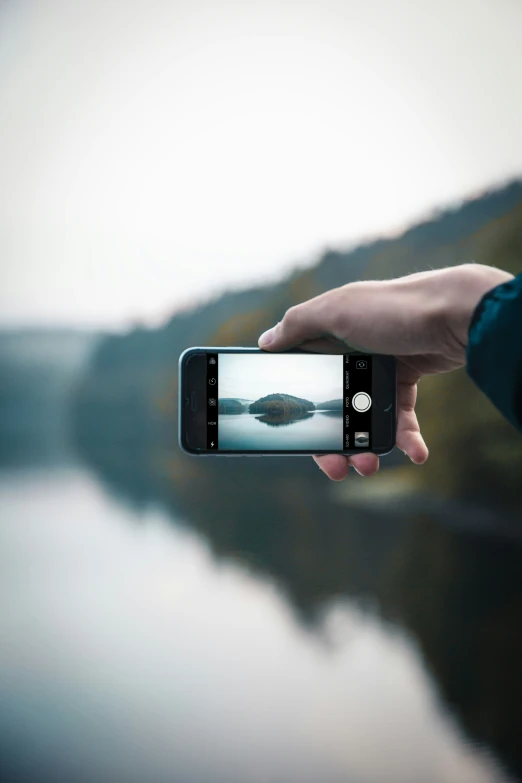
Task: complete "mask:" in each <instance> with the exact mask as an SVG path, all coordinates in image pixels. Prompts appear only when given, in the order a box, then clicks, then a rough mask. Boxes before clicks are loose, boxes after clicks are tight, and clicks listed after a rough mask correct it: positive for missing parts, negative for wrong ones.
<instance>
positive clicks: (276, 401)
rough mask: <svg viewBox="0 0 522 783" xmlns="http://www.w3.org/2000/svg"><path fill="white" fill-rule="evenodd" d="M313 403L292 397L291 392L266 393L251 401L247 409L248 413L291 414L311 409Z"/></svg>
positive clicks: (312, 408) (286, 415) (313, 406)
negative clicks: (264, 395)
mask: <svg viewBox="0 0 522 783" xmlns="http://www.w3.org/2000/svg"><path fill="white" fill-rule="evenodd" d="M314 409H315V405H314V404H313V402H310V400H305V399H303V398H302V397H294V396H293V395H292V394H267V395H266V397H260V398H259V400H256V401H255V402H253V403H252V404H251V405H250V406H249V408H248V410H249V412H250V413H268V414H270V415H271V416H285V417H288V416H292V415H294V414H297V413H306V412H307V411H313V410H314Z"/></svg>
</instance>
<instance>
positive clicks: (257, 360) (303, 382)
mask: <svg viewBox="0 0 522 783" xmlns="http://www.w3.org/2000/svg"><path fill="white" fill-rule="evenodd" d="M218 361H219V365H218V373H219V375H218V378H219V396H220V397H240V398H242V399H245V400H257V399H259V398H260V397H265V396H266V395H267V394H293V395H294V396H295V397H303V398H304V399H306V400H310V401H311V402H326V401H327V400H333V399H339V397H342V395H343V357H342V356H328V355H325V356H321V355H320V354H317V355H315V356H299V354H291V353H287V354H284V355H283V354H279V355H278V354H269V353H267V354H251V355H249V354H220V356H219V360H218Z"/></svg>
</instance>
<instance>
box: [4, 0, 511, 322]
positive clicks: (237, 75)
mask: <svg viewBox="0 0 522 783" xmlns="http://www.w3.org/2000/svg"><path fill="white" fill-rule="evenodd" d="M521 30H522V3H521V2H519V0H437V2H426V1H425V0H424V1H423V0H416V2H413V1H412V0H368V1H367V2H361V1H360V0H317V1H316V0H314V1H311V2H307V0H295V2H294V1H293V0H288V1H286V2H285V0H277V1H276V2H272V0H258V1H257V2H251V1H250V2H249V0H207V1H205V0H184V2H176V1H175V0H4V1H3V2H0V107H1V120H0V264H1V267H0V319H1V322H2V323H26V322H31V323H47V324H51V323H62V324H63V323H71V324H73V323H74V324H78V325H81V324H91V325H96V324H100V325H112V326H116V327H119V326H124V325H126V324H128V323H130V322H132V321H134V320H144V321H147V322H155V321H158V320H160V319H162V318H163V317H165V316H166V315H168V314H169V313H170V312H172V310H173V309H175V308H178V307H180V306H184V305H186V304H187V303H190V302H194V301H196V300H200V299H205V298H207V297H208V296H210V295H211V294H213V293H216V292H218V291H220V290H223V289H224V288H227V287H230V286H243V285H246V284H248V283H250V282H252V281H259V280H266V279H273V278H274V277H278V276H280V275H282V274H283V273H284V272H285V271H287V270H288V269H290V268H292V267H293V266H295V265H296V264H298V263H299V264H302V263H309V262H311V261H312V260H313V259H314V258H315V257H316V256H317V254H318V253H319V251H320V249H321V248H323V247H324V246H325V245H347V244H350V243H352V242H353V241H355V240H357V239H359V238H361V237H365V236H368V235H369V234H375V233H378V232H381V231H383V232H384V231H385V232H390V231H394V230H397V229H398V228H400V227H401V226H403V225H404V224H405V223H407V222H409V221H410V220H412V219H413V218H416V217H417V216H419V215H422V214H423V213H425V212H426V210H429V209H431V208H433V207H436V206H439V205H442V204H445V203H447V202H448V201H450V202H451V201H453V200H455V199H458V198H460V197H463V196H466V195H468V194H471V193H476V192H478V191H481V190H482V189H484V188H485V187H487V186H489V185H491V184H494V183H498V182H499V181H503V180H504V179H507V178H509V177H511V176H513V175H515V174H520V173H521V172H522V144H521V142H520V140H521V139H522V46H521V45H520V34H521Z"/></svg>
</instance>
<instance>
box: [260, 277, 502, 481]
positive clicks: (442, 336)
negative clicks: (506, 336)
mask: <svg viewBox="0 0 522 783" xmlns="http://www.w3.org/2000/svg"><path fill="white" fill-rule="evenodd" d="M511 277H512V275H510V274H508V273H507V272H503V271H502V270H500V269H495V268H494V267H489V266H483V265H480V264H463V265H461V266H456V267H450V268H448V269H440V270H435V271H432V272H419V273H417V274H413V275H408V276H407V277H401V278H397V279H396V280H383V281H374V280H371V281H362V282H357V283H349V284H348V285H345V286H342V287H340V288H334V289H333V290H331V291H327V292H326V293H324V294H321V295H320V296H317V297H315V298H314V299H310V300H309V301H308V302H304V303H303V304H300V305H296V306H295V307H291V308H290V309H289V310H288V311H287V312H286V314H285V316H284V318H283V320H282V321H281V322H280V323H278V324H277V325H276V326H274V327H273V328H272V329H269V330H268V331H267V332H265V333H264V334H262V335H261V337H260V338H259V347H260V348H263V349H264V350H267V351H284V350H287V349H288V348H293V347H295V346H300V347H302V348H305V349H306V350H309V351H318V352H321V353H344V352H346V350H347V348H350V349H355V350H360V351H366V352H368V353H384V354H391V355H393V356H395V357H396V359H397V437H396V442H397V446H398V447H399V448H400V449H401V450H402V451H403V452H404V453H405V454H407V455H408V456H409V457H410V459H411V460H412V462H415V463H416V464H422V463H423V462H425V461H426V460H427V458H428V449H427V446H426V444H425V442H424V439H423V437H422V435H421V433H420V429H419V423H418V421H417V416H416V414H415V402H416V399H417V383H418V381H419V380H420V378H421V377H422V376H423V375H430V374H435V373H441V372H448V371H449V370H455V369H458V368H459V367H462V366H464V364H465V361H466V346H467V339H468V328H469V324H470V321H471V317H472V315H473V311H474V310H475V307H476V306H477V304H478V303H479V301H480V299H481V298H482V297H483V295H484V294H485V293H486V292H487V291H489V290H491V289H492V288H495V287H496V286H497V285H500V284H501V283H505V282H506V281H507V280H510V279H511ZM314 459H315V461H316V462H317V464H318V465H319V467H320V468H321V469H322V470H323V471H324V472H325V473H326V474H327V475H328V476H329V477H330V478H332V479H334V480H337V481H340V480H342V479H343V478H345V477H346V475H347V473H348V470H349V465H353V467H354V468H355V469H356V470H357V472H358V473H360V474H361V475H363V476H371V475H372V474H374V473H376V472H377V470H378V469H379V458H378V456H377V455H376V454H371V453H365V454H357V455H353V456H350V457H344V456H343V455H341V454H329V455H326V456H318V457H314Z"/></svg>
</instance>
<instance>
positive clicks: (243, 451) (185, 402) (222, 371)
mask: <svg viewBox="0 0 522 783" xmlns="http://www.w3.org/2000/svg"><path fill="white" fill-rule="evenodd" d="M179 370H180V377H179V443H180V446H181V448H182V449H183V450H184V451H185V452H187V453H188V454H192V455H199V456H206V455H217V456H233V455H250V456H269V455H278V456H281V455H285V454H286V455H292V456H298V455H310V454H333V453H338V454H356V453H358V452H359V453H360V452H363V451H372V452H374V453H375V454H380V455H382V454H387V453H388V452H389V451H391V449H392V448H393V446H394V445H395V429H396V379H395V359H394V358H393V357H392V356H384V355H377V354H374V355H370V354H362V353H346V354H321V353H309V352H305V351H299V350H295V351H285V352H284V353H268V352H266V351H261V350H260V349H258V348H189V349H187V350H186V351H184V353H183V354H182V355H181V357H180V360H179Z"/></svg>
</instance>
